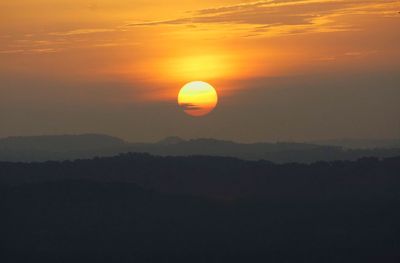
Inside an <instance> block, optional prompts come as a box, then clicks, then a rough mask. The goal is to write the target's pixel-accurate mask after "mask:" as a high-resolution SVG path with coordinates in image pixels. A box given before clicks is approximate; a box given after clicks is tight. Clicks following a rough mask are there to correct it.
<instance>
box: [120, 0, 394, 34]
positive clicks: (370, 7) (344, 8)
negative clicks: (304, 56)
mask: <svg viewBox="0 0 400 263" xmlns="http://www.w3.org/2000/svg"><path fill="white" fill-rule="evenodd" d="M399 6H400V5H399V1H395V0H383V1H379V2H377V1H372V0H358V1H355V0H353V1H352V0H346V1H345V0H294V1H289V0H266V1H255V2H248V3H241V4H236V5H228V6H220V7H215V8H208V9H200V10H195V11H192V12H189V13H188V14H189V15H188V16H187V17H182V18H171V19H167V20H159V21H147V22H140V23H131V24H128V25H127V26H128V27H138V26H160V25H193V24H232V25H237V24H243V25H251V26H254V27H256V28H257V29H258V31H259V33H260V32H261V31H263V30H261V29H264V30H265V31H266V32H271V30H273V29H276V28H279V30H275V31H276V33H277V34H287V33H289V34H295V33H305V32H310V31H314V32H315V31H316V30H315V28H317V27H318V28H319V30H318V31H322V32H328V31H338V30H347V29H351V26H350V25H344V24H337V23H335V22H336V21H335V19H334V18H335V17H337V16H341V15H351V14H382V15H387V14H388V13H391V12H392V13H397V12H396V11H395V10H396V9H395V8H398V7H399ZM282 27H290V28H282ZM322 27H325V29H322V30H321V28H322Z"/></svg>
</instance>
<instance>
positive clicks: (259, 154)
mask: <svg viewBox="0 0 400 263" xmlns="http://www.w3.org/2000/svg"><path fill="white" fill-rule="evenodd" d="M347 143H348V144H349V145H350V143H349V142H347ZM323 144H324V143H322V142H319V143H318V142H316V143H286V142H279V143H251V144H244V143H236V142H232V141H224V140H216V139H192V140H183V139H181V138H179V137H168V138H166V139H164V140H161V141H159V142H157V143H130V142H126V141H124V140H122V139H119V138H115V137H112V136H108V135H101V134H84V135H57V136H32V137H8V138H3V139H0V161H12V162H32V161H33V162H36V161H48V160H74V159H86V158H93V157H104V156H113V155H117V154H120V153H128V152H136V153H149V154H153V155H160V156H188V155H207V156H223V157H235V158H240V159H245V160H269V161H273V162H277V163H286V162H301V163H309V162H314V161H334V160H356V159H358V158H361V157H365V156H375V157H381V158H384V157H391V156H398V155H400V145H399V146H398V147H397V148H396V147H393V148H375V147H374V148H371V149H365V147H360V149H348V148H343V147H342V146H343V145H342V144H340V143H339V142H336V143H334V142H332V144H333V145H323ZM353 145H356V144H354V143H353ZM382 145H384V144H382ZM385 145H387V144H385ZM395 145H396V144H395ZM361 148H363V149H361Z"/></svg>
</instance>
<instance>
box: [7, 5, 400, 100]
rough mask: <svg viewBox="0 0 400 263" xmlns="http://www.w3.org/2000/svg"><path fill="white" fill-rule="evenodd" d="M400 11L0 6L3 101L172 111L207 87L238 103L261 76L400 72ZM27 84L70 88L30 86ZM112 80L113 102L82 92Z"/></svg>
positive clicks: (289, 7)
mask: <svg viewBox="0 0 400 263" xmlns="http://www.w3.org/2000/svg"><path fill="white" fill-rule="evenodd" d="M399 11H400V1H390V0H382V1H370V0H357V1H351V0H343V1H342V0H331V1H330V0H293V1H289V0H266V1H243V0H242V1H240V0H236V1H228V0H226V1H224V0H218V1H215V0H213V1H211V0H205V1H195V0H188V1H175V0H169V1H166V0H164V1H161V0H140V1H139V0H133V1H132V0H121V1H114V0H92V1H76V0H57V1H54V0H25V1H2V2H1V3H0V32H1V34H0V77H2V78H3V81H2V82H3V83H8V82H9V83H11V84H10V85H9V86H4V85H3V87H1V89H0V92H2V93H3V94H2V97H3V100H8V101H10V100H12V99H13V98H14V99H15V98H17V97H18V94H19V93H18V92H19V91H17V90H20V92H21V93H20V94H27V96H28V97H29V93H30V92H32V94H35V93H41V94H43V95H42V97H41V98H40V99H39V100H45V101H51V100H53V101H56V100H57V94H63V95H62V96H64V97H65V96H70V97H71V99H72V100H75V101H77V103H78V104H79V101H85V100H86V99H87V101H86V103H87V104H90V105H96V104H98V103H109V104H115V103H124V101H125V102H126V101H135V102H137V103H152V102H157V101H159V102H172V101H175V100H176V94H177V92H178V91H179V89H180V88H181V87H182V85H183V84H185V83H187V82H188V81H192V80H203V81H209V82H211V83H212V84H213V86H215V87H216V89H217V90H218V92H219V95H220V96H221V97H225V98H227V99H228V98H229V99H230V100H233V101H236V102H237V103H239V101H240V96H239V95H238V94H240V92H245V91H248V90H251V89H253V88H257V87H259V86H260V85H261V84H260V83H259V82H258V80H259V79H265V78H282V77H283V78H290V77H296V76H304V75H311V76H312V75H318V74H340V73H341V72H343V73H349V72H355V73H357V72H377V71H383V72H393V71H394V72H398V71H399V70H398V69H399V68H400V62H399V61H400V48H399V43H400V33H399V28H400V14H399ZM21 78H22V79H23V78H25V79H27V81H28V82H29V80H30V79H36V80H39V82H40V81H46V82H47V83H49V82H56V83H58V82H60V83H63V84H64V85H65V88H60V87H56V88H53V89H51V88H49V89H48V90H43V89H42V90H39V89H40V84H38V85H37V86H39V87H38V88H36V89H38V90H35V88H34V87H31V88H30V89H29V88H27V87H22V86H21V85H22V84H17V83H16V82H18V81H19V80H21ZM14 80H15V81H14ZM17 80H18V81H17ZM110 83H113V84H112V85H114V87H115V90H114V91H112V92H110V93H109V94H108V95H107V96H103V97H101V95H98V96H100V97H101V99H99V97H98V96H97V95H96V96H88V95H87V93H91V92H93V90H96V88H94V86H96V85H99V86H101V87H99V88H98V90H100V92H99V93H101V92H106V91H104V89H105V88H104V86H107V85H108V84H110ZM69 84H70V85H69ZM13 85H14V86H13ZM18 85H20V86H18ZM84 85H88V86H91V87H92V88H90V89H89V88H88V89H85V87H84ZM33 86H34V85H33ZM77 87H79V88H77ZM11 90H14V92H16V93H15V94H13V95H11V94H12V93H13V92H12V91H11ZM107 92H108V91H107ZM107 92H106V93H107ZM7 96H9V97H8V98H7ZM12 96H13V97H12ZM85 98H86V99H85ZM89 98H90V99H89ZM0 100H1V98H0ZM21 101H27V102H29V103H35V102H31V101H29V98H25V99H22V98H18V99H16V103H22V102H21ZM0 102H1V101H0ZM81 103H83V102H81Z"/></svg>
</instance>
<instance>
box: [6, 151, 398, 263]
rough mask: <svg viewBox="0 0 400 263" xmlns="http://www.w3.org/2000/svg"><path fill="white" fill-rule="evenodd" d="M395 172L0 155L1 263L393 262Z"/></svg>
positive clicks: (352, 165)
mask: <svg viewBox="0 0 400 263" xmlns="http://www.w3.org/2000/svg"><path fill="white" fill-rule="evenodd" d="M399 170H400V157H396V158H388V159H384V160H379V159H376V158H363V159H360V160H358V161H352V162H350V161H344V162H318V163H313V164H274V163H271V162H268V161H244V160H239V159H235V158H223V157H204V156H191V157H156V156H150V155H147V154H124V155H120V156H116V157H110V158H96V159H93V160H78V161H73V162H70V161H66V162H44V163H30V164H28V163H7V162H0V211H1V212H2V216H1V217H0V251H1V253H0V262H5V263H11V262H44V263H47V262H48V263H50V262H71V263H72V262H74V263H80V262H104V263H105V262H107V263H108V262H139V263H142V262H143V263H144V262H147V263H152V262H177V263H180V262H185V263H186V262H194V263H196V262H307V263H313V262H318V263H319V262H338V263H339V262H340V263H344V262H351V263H354V262H374V263H375V262H387V263H395V262H396V263H397V262H399V261H400V252H399V251H400V249H399V248H400V247H399V244H400V243H399V242H400V238H399V236H400V235H399V234H400V223H399V222H400V212H399V209H398V207H399V205H400V191H399V189H400V174H399V173H398V171H399ZM213 197H219V198H217V199H214V198H213ZM221 197H223V198H221Z"/></svg>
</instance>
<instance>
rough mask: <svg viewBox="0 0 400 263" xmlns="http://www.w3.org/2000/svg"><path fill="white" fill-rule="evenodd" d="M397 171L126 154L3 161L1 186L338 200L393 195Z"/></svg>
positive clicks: (388, 163)
mask: <svg viewBox="0 0 400 263" xmlns="http://www.w3.org/2000/svg"><path fill="white" fill-rule="evenodd" d="M399 170H400V158H399V157H395V158H387V159H383V160H379V159H377V158H363V159H359V160H358V161H354V162H351V161H336V162H317V163H312V164H299V163H298V164H296V163H288V164H274V163H272V162H269V161H245V160H240V159H235V158H228V157H207V156H191V157H160V156H151V155H148V154H122V155H119V156H115V157H104V158H95V159H93V160H77V161H72V162H71V161H65V162H44V163H9V162H0V171H1V175H0V183H5V184H21V183H26V182H42V181H65V180H72V179H73V180H94V181H98V182H125V183H135V184H138V185H140V186H142V187H145V188H146V189H153V190H157V191H161V192H167V193H178V194H195V195H206V196H212V197H223V198H233V197H235V198H236V197H244V196H257V195H260V196H265V195H277V196H278V197H281V196H288V195H296V194H300V195H301V196H303V198H304V197H306V196H309V197H310V198H312V196H313V195H319V194H326V195H327V196H336V197H338V198H339V197H340V196H341V195H344V196H346V195H350V196H353V195H356V194H357V191H364V190H365V189H378V188H379V187H381V186H382V187H383V186H384V187H386V188H387V189H386V188H385V189H386V190H383V189H381V191H380V194H388V195H390V194H392V190H393V189H397V188H393V189H392V187H394V186H395V185H397V180H398V171H399ZM378 176H379V177H378ZM380 183H382V185H381V184H380ZM392 183H393V184H392ZM317 186H318V187H317ZM354 187H355V188H354ZM356 188H357V189H358V190H357V191H355V189H356ZM364 188H365V189H364ZM349 189H351V190H349ZM390 189H392V190H390ZM347 190H349V191H348V192H347ZM396 191H398V190H396ZM364 194H365V193H364ZM370 194H372V193H370ZM318 198H321V196H318Z"/></svg>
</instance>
